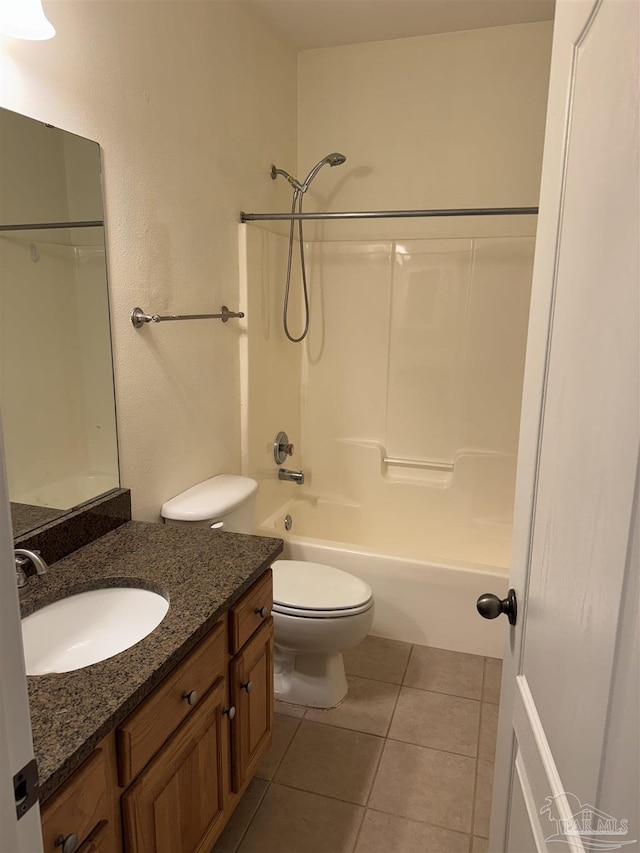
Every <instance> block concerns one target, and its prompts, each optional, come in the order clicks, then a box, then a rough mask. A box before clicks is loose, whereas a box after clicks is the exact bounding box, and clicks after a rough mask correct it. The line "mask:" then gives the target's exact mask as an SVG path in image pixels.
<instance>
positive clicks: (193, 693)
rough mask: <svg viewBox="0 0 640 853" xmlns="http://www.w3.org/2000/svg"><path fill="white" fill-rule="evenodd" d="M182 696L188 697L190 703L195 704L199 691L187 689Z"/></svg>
mask: <svg viewBox="0 0 640 853" xmlns="http://www.w3.org/2000/svg"><path fill="white" fill-rule="evenodd" d="M182 698H183V699H186V700H187V702H188V703H189V705H195V704H196V702H197V701H198V692H197V690H189V691H187V690H185V691H184V693H183V694H182Z"/></svg>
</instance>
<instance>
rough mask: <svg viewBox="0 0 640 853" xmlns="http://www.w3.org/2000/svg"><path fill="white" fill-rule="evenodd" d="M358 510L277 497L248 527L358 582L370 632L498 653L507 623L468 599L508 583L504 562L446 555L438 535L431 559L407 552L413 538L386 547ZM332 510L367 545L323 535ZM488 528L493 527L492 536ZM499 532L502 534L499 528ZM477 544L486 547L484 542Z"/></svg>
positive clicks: (331, 526)
mask: <svg viewBox="0 0 640 853" xmlns="http://www.w3.org/2000/svg"><path fill="white" fill-rule="evenodd" d="M361 511H362V507H358V506H357V505H348V504H336V502H333V501H323V500H317V499H316V500H309V499H305V498H303V499H293V500H290V501H288V502H286V503H285V504H283V505H282V506H281V507H280V508H279V509H278V510H277V511H276V512H275V513H273V514H272V515H271V516H270V517H269V518H268V519H267V520H266V521H264V522H263V523H262V524H261V525H260V526H259V528H258V529H257V530H256V532H257V533H259V534H261V535H263V536H277V537H279V538H282V539H284V540H285V557H287V558H288V559H292V560H309V561H311V562H316V563H324V564H326V565H329V566H334V567H336V568H338V569H344V570H345V571H347V572H351V574H354V575H356V576H358V577H359V578H362V580H364V581H366V582H367V583H368V584H369V586H370V587H371V588H372V590H373V595H374V598H375V616H374V621H373V627H372V629H371V633H372V634H374V635H375V636H378V637H387V638H389V639H393V640H402V641H404V642H407V643H418V644H422V645H427V646H434V647H436V648H441V649H450V650H451V651H457V652H467V653H469V654H476V655H486V656H488V657H502V654H503V646H504V642H505V639H506V636H507V628H508V623H507V621H506V619H496V620H494V621H488V620H486V619H482V618H481V617H480V616H479V614H478V613H477V611H476V600H477V598H478V596H480V595H481V594H482V593H484V592H493V593H495V594H496V595H499V596H500V597H501V598H504V596H505V595H506V593H507V588H508V568H507V566H506V565H489V564H484V565H483V564H478V563H472V562H466V561H464V560H460V559H452V553H451V541H449V542H448V543H446V544H447V545H448V547H445V541H444V538H443V540H442V541H441V542H440V543H435V542H433V541H432V545H431V547H432V553H433V555H434V556H433V558H425V556H424V555H421V556H417V554H414V555H412V553H411V551H412V548H413V550H414V552H415V551H416V550H417V549H416V547H415V543H414V545H413V546H408V545H407V544H406V543H405V544H404V545H402V546H400V545H397V546H396V547H395V548H394V546H393V545H390V544H388V543H386V542H385V541H384V536H382V538H381V537H380V535H378V536H376V531H375V530H371V529H369V531H368V533H366V534H363V533H362V531H364V530H366V527H367V525H366V521H365V520H363V519H362V518H361V515H362V512H361ZM286 516H290V518H291V520H292V526H291V529H290V530H289V531H287V530H286V528H285V517H286ZM332 516H333V519H332ZM338 516H339V517H340V518H341V519H343V520H344V518H345V516H346V517H348V518H349V519H350V523H349V528H350V529H351V530H353V531H355V532H356V537H352V538H356V539H357V538H361V539H362V540H364V541H367V542H371V543H372V544H373V547H371V546H369V545H365V544H364V541H361V542H360V543H359V544H354V543H353V542H351V543H347V542H343V541H334V540H331V539H327V538H323V537H322V536H321V531H327V530H330V531H333V530H339V529H340V528H339V526H338V525H337V524H336V523H332V521H333V522H335V521H336V518H337V517H338ZM359 522H360V523H359ZM342 530H344V526H343V528H342ZM358 531H360V534H358ZM382 532H383V531H382ZM380 533H381V531H380V530H378V534H380ZM499 533H500V531H499ZM496 535H497V534H496V532H495V530H494V531H493V536H494V538H495V536H496ZM501 536H502V539H504V536H505V533H504V531H501ZM486 538H487V537H486V536H485V539H486ZM509 538H510V536H509ZM376 540H378V541H376ZM484 544H485V552H486V551H487V548H488V544H490V543H489V542H488V541H487V542H485V543H484ZM380 545H384V547H380ZM500 545H501V547H500V548H499V549H498V551H499V553H501V555H502V558H503V559H502V562H503V563H505V562H508V560H504V554H505V550H508V548H507V549H505V543H504V541H502V542H501V543H500ZM447 550H448V551H449V553H447ZM437 554H439V555H440V556H436V555H437Z"/></svg>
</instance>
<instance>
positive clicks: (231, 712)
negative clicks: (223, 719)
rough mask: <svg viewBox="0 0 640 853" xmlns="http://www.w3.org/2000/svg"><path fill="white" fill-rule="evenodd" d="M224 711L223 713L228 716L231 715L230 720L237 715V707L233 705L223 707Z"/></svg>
mask: <svg viewBox="0 0 640 853" xmlns="http://www.w3.org/2000/svg"><path fill="white" fill-rule="evenodd" d="M222 713H223V714H226V715H227V717H229V719H230V720H233V718H234V717H235V715H236V709H235V708H234V707H233V705H232V706H231V707H230V708H224V709H223V711H222Z"/></svg>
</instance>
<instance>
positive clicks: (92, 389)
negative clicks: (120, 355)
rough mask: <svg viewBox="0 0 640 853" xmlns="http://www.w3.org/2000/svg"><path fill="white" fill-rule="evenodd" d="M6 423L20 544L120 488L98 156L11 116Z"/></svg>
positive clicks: (86, 145)
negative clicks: (22, 538) (41, 528)
mask: <svg viewBox="0 0 640 853" xmlns="http://www.w3.org/2000/svg"><path fill="white" fill-rule="evenodd" d="M0 411H1V413H2V424H3V430H4V442H5V452H6V467H7V479H8V483H9V497H10V500H11V511H12V517H13V525H14V536H17V535H21V534H23V533H26V532H27V531H30V530H32V529H34V528H35V527H39V526H40V525H42V524H44V523H47V522H49V521H51V520H53V519H54V518H58V517H60V516H63V515H65V514H66V513H67V512H69V511H70V510H73V509H75V508H77V507H78V506H80V505H82V504H83V503H86V502H87V501H89V500H92V499H94V498H96V497H97V496H99V495H102V494H104V493H105V492H108V491H111V490H112V489H116V488H118V487H119V474H118V446H117V435H116V417H115V400H114V385H113V364H112V357H111V333H110V327H109V303H108V292H107V272H106V264H105V242H104V227H103V208H102V189H101V169H100V149H99V146H98V144H97V143H95V142H91V141H90V140H88V139H82V138H81V137H79V136H75V135H74V134H72V133H67V132H65V131H62V130H58V129H57V128H54V127H51V126H50V125H46V124H43V123H41V122H38V121H34V120H33V119H30V118H26V117H25V116H21V115H18V114H17V113H12V112H9V111H8V110H4V109H0Z"/></svg>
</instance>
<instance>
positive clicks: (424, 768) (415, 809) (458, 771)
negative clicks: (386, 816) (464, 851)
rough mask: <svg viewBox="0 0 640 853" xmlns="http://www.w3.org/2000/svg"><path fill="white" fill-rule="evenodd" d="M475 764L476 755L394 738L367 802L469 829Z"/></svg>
mask: <svg viewBox="0 0 640 853" xmlns="http://www.w3.org/2000/svg"><path fill="white" fill-rule="evenodd" d="M474 769H475V760H474V759H473V758H468V757H467V756H463V755H453V754H452V753H449V752H440V751H439V750H435V749H428V748H426V747H422V746H414V745H413V744H408V743H401V742H400V741H394V740H389V741H387V742H386V745H385V748H384V752H383V754H382V760H381V762H380V767H379V769H378V773H377V775H376V780H375V782H374V785H373V791H372V792H371V797H370V799H369V803H368V805H369V806H370V807H371V808H372V809H376V810H378V811H384V812H390V813H391V814H395V815H398V816H400V817H407V818H412V819H414V820H422V821H425V822H426V823H431V824H435V825H436V826H441V827H444V828H445V829H454V830H456V831H458V832H465V833H468V832H470V831H471V815H472V806H473V784H474Z"/></svg>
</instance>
